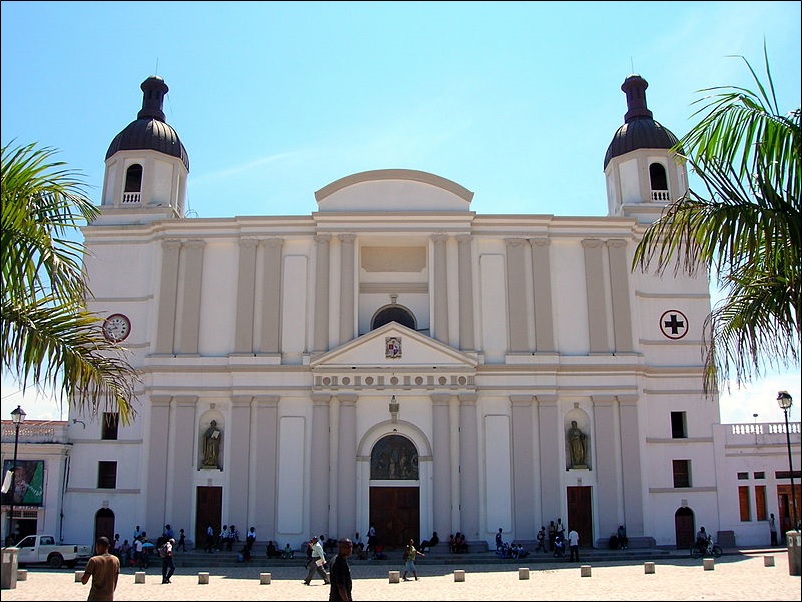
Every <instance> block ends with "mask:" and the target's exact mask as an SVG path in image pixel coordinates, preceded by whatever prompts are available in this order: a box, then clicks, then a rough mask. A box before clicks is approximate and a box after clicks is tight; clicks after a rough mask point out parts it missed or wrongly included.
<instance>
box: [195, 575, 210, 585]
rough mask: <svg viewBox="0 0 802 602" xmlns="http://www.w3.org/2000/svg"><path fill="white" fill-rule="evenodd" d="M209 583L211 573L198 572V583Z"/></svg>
mask: <svg viewBox="0 0 802 602" xmlns="http://www.w3.org/2000/svg"><path fill="white" fill-rule="evenodd" d="M208 583H209V573H198V585H207V584H208Z"/></svg>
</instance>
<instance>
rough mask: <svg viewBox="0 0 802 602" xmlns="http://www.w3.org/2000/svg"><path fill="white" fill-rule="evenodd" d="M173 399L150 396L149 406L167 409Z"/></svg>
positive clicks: (167, 396) (162, 396) (164, 396)
mask: <svg viewBox="0 0 802 602" xmlns="http://www.w3.org/2000/svg"><path fill="white" fill-rule="evenodd" d="M172 399H173V397H172V396H171V395H151V396H150V405H152V406H160V407H167V406H169V405H170V402H171V401H172Z"/></svg>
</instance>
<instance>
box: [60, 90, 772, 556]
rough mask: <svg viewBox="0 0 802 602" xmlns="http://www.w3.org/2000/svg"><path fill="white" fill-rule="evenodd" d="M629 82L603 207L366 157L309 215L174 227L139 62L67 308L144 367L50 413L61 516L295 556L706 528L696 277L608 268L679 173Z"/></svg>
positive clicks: (682, 536) (166, 150)
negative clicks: (108, 393)
mask: <svg viewBox="0 0 802 602" xmlns="http://www.w3.org/2000/svg"><path fill="white" fill-rule="evenodd" d="M647 85H648V84H647V82H646V81H645V80H644V79H643V78H642V77H641V76H639V75H631V76H629V77H627V78H626V80H625V81H624V82H623V85H622V86H621V89H622V91H623V93H624V98H625V103H624V102H623V101H622V108H623V107H624V106H625V107H626V113H625V115H624V119H623V124H622V125H621V126H620V128H618V130H617V131H615V132H611V136H612V138H611V142H610V145H609V147H608V148H607V150H606V154H605V155H604V157H603V167H604V176H605V178H606V191H607V199H606V202H607V207H608V211H607V215H606V216H603V217H581V216H559V215H547V214H531V215H530V214H525V215H522V214H517V215H501V214H497V215H494V214H487V215H480V214H477V213H475V212H473V211H471V201H472V199H473V193H472V192H471V191H470V189H469V188H466V186H470V182H462V183H457V182H454V181H451V180H448V179H447V178H445V177H443V176H441V175H437V174H433V173H426V172H422V171H415V170H409V169H383V170H376V171H366V172H361V173H355V174H347V175H344V176H343V177H342V178H341V179H339V180H336V181H334V182H331V183H330V184H328V185H326V186H325V187H323V188H321V189H320V190H317V191H316V192H314V195H315V200H316V202H317V211H315V212H313V213H312V214H310V215H301V216H298V215H292V216H287V215H252V216H233V215H232V216H231V217H226V218H195V217H189V216H188V215H187V212H186V207H185V201H186V189H187V179H188V177H189V167H190V162H189V156H190V152H189V151H188V150H187V149H186V148H185V147H184V145H183V144H182V142H181V140H180V138H179V135H178V133H177V132H176V131H175V130H174V129H173V128H172V127H171V126H170V125H169V124H167V122H166V120H165V115H164V112H163V110H162V108H163V100H164V96H165V94H166V93H167V91H168V87H167V85H166V83H165V81H163V80H162V79H161V78H159V77H149V78H147V79H146V80H145V81H144V82H143V83H142V84H141V90H142V106H141V109H140V110H139V112H138V113H136V118H135V119H134V120H133V121H131V123H129V124H128V125H127V126H125V127H124V128H123V129H122V130H121V131H120V132H119V133H118V134H117V135H116V136H114V137H113V139H112V140H111V144H110V145H109V148H108V151H107V153H106V158H105V165H106V167H105V178H104V183H103V189H102V198H101V200H100V207H99V210H100V215H99V217H97V219H95V220H94V221H93V222H92V223H90V224H89V225H87V226H86V227H85V228H84V229H83V235H84V237H85V244H86V246H87V249H88V254H87V256H86V260H85V269H86V274H87V276H88V280H89V285H90V289H91V290H92V294H93V296H92V297H91V298H90V299H89V300H88V304H89V309H90V310H91V311H93V312H97V313H98V314H100V315H102V316H104V317H105V322H104V324H103V332H104V336H106V337H107V338H108V339H109V340H112V341H115V342H117V343H118V344H119V345H120V346H121V347H122V348H124V349H125V350H126V353H127V356H126V357H127V359H128V361H129V362H130V363H131V364H132V365H134V366H135V367H136V368H137V369H138V370H139V371H140V373H141V384H140V386H139V389H138V399H137V400H136V401H135V402H134V405H135V407H136V409H137V412H138V414H137V417H136V420H135V421H134V422H133V423H132V424H126V425H124V424H121V423H120V422H119V420H118V416H117V415H116V414H114V413H109V412H107V413H104V414H103V416H102V417H100V418H101V419H98V420H95V421H85V420H84V421H82V420H80V419H81V418H82V417H81V416H79V415H78V414H75V415H74V416H73V415H71V416H70V420H69V421H68V426H67V431H68V439H69V442H70V450H69V462H68V465H67V466H66V467H65V468H64V470H63V472H64V474H63V475H62V480H63V499H62V500H61V501H60V504H61V505H62V508H61V512H62V515H63V516H66V517H69V520H65V521H64V522H63V524H60V526H59V529H60V530H61V532H60V535H61V536H63V538H64V539H65V540H66V541H78V540H80V541H83V540H85V539H87V534H91V533H95V534H97V535H101V534H111V533H125V534H127V533H129V532H131V531H132V530H133V527H134V526H135V525H141V526H142V528H143V530H146V531H147V532H148V533H149V534H152V535H158V534H160V533H161V529H162V527H163V525H165V524H167V523H169V524H171V525H172V526H173V528H174V529H176V531H177V530H178V528H179V527H181V528H184V529H185V530H186V533H187V538H188V539H189V540H194V541H195V542H202V541H203V538H204V533H205V532H206V528H207V527H208V526H212V527H213V528H214V529H215V531H219V530H220V528H221V526H222V525H223V524H232V523H233V524H235V525H236V526H237V527H238V529H239V530H240V532H243V533H244V532H245V530H247V529H248V528H249V527H251V526H253V527H255V529H256V532H257V533H258V536H259V540H261V541H264V542H266V541H267V540H268V539H272V540H273V541H277V542H279V543H280V545H281V547H283V545H284V542H289V543H291V544H292V546H293V547H297V546H299V545H300V544H301V542H303V541H306V540H308V538H309V537H310V536H311V535H318V534H325V535H327V536H329V537H346V536H351V537H352V536H353V535H354V533H355V532H360V533H362V534H363V536H364V535H365V534H366V533H367V531H368V528H369V527H370V526H373V527H375V529H376V532H377V536H378V538H379V541H380V542H381V543H382V544H383V545H386V546H391V547H392V546H399V545H401V544H402V542H406V541H408V540H409V539H410V538H413V539H415V540H416V541H419V540H420V539H423V538H428V536H429V535H430V534H431V533H432V532H433V531H437V532H438V534H439V535H440V538H441V540H442V539H444V538H447V536H448V534H450V533H456V532H461V533H463V534H464V535H465V537H466V539H467V541H468V543H469V545H471V546H475V547H478V548H482V547H491V548H492V547H494V543H493V542H494V537H495V534H496V533H497V532H498V531H499V529H501V531H502V533H503V537H504V539H505V540H509V541H513V540H515V541H521V542H531V541H534V540H535V538H536V534H537V532H538V530H539V529H540V527H541V526H542V525H548V524H549V523H550V521H555V522H557V519H558V518H559V519H561V521H562V523H563V524H566V525H568V526H569V528H575V529H576V530H577V531H578V532H579V534H580V541H581V542H582V545H587V546H599V547H600V546H606V545H607V541H608V539H609V537H610V535H611V534H613V533H615V531H616V529H617V528H618V526H619V525H626V529H627V533H628V536H629V540H630V545H631V546H632V547H635V546H641V547H646V546H655V545H658V546H674V545H676V546H687V545H690V542H691V540H692V538H693V537H694V534H695V531H696V529H697V528H698V527H699V526H700V525H708V528H709V530H712V531H714V532H715V530H716V529H717V528H718V529H724V528H730V527H728V526H727V521H728V520H729V519H727V518H726V517H725V516H723V514H724V513H726V514H728V515H729V514H731V515H732V516H731V519H732V520H733V521H735V520H736V519H737V518H738V506H737V503H738V502H737V499H736V500H735V502H734V503H735V506H734V507H733V508H729V507H727V506H722V504H721V503H720V498H721V497H727V496H729V497H732V496H731V495H730V494H728V493H727V492H726V491H724V492H722V491H720V488H721V479H720V477H719V476H717V467H716V462H715V461H714V457H715V455H716V453H715V450H714V434H713V430H714V427H715V426H717V425H718V422H719V407H718V400H717V397H716V396H705V395H704V394H703V391H702V383H703V372H702V369H703V365H702V353H701V351H700V349H701V346H702V342H703V325H704V321H705V318H706V316H707V315H708V313H709V312H710V309H711V302H710V294H709V282H708V280H707V277H706V275H705V274H704V273H702V275H700V276H699V277H690V276H686V275H682V274H680V275H676V276H675V275H673V274H668V275H664V276H662V277H658V276H656V275H654V274H651V273H644V272H641V271H640V270H639V269H638V270H633V269H632V258H633V253H634V250H635V248H636V246H637V244H638V241H639V240H640V239H641V237H642V235H643V233H644V231H645V229H646V228H647V227H648V226H649V224H650V223H652V222H653V221H655V220H656V219H657V218H658V217H659V216H660V214H661V211H662V210H663V208H664V207H665V205H666V204H667V203H668V202H669V201H671V200H672V199H676V198H678V197H679V196H681V195H682V194H683V192H684V191H685V190H686V189H687V187H688V177H687V171H686V167H685V165H684V164H683V163H682V162H681V161H678V160H677V157H676V156H675V155H674V154H673V153H672V151H671V148H672V147H673V146H674V145H675V144H676V143H677V137H676V136H675V135H674V134H673V133H672V132H671V131H669V130H668V129H667V128H666V127H664V126H663V125H661V124H660V123H659V122H658V121H656V120H655V119H654V118H653V115H652V112H651V111H650V110H649V108H648V106H647V102H646V89H647ZM132 113H133V111H132ZM110 134H111V133H110ZM110 137H111V136H110ZM190 150H191V149H190ZM602 151H603V149H600V153H599V160H600V164H601V163H602ZM587 177H593V175H592V174H589V175H588V176H587ZM534 200H535V199H533V201H534ZM599 201H600V202H603V200H602V199H600V200H599ZM232 205H233V200H232ZM84 418H85V417H84ZM73 419H74V420H73ZM79 423H80V424H79ZM718 426H720V425H718ZM779 449H780V451H782V447H780V448H779ZM780 457H782V456H780ZM719 468H720V467H719ZM732 478H733V480H734V479H735V477H734V476H733V477H732ZM773 479H774V476H773V474H772V475H771V476H770V479H769V480H770V481H771V483H770V484H773ZM739 484H740V483H739ZM734 486H735V485H733V487H734ZM764 489H765V488H764ZM750 491H751V490H750ZM749 495H753V496H754V495H755V494H754V493H750V494H749ZM763 495H764V497H765V492H764V493H763ZM753 505H754V503H753ZM775 506H776V505H775V504H774V502H773V501H769V503H768V507H769V509H772V510H773V509H775ZM765 508H766V503H765V502H764V510H765ZM733 528H734V527H733ZM766 536H768V532H766Z"/></svg>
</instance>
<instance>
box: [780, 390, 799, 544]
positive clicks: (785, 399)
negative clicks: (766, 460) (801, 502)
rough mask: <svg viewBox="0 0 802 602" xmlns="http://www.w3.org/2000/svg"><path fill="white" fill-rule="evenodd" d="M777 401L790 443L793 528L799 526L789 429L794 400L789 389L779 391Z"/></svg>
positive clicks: (787, 441) (789, 459)
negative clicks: (782, 413) (789, 415)
mask: <svg viewBox="0 0 802 602" xmlns="http://www.w3.org/2000/svg"><path fill="white" fill-rule="evenodd" d="M777 403H778V404H780V407H781V408H782V410H783V412H784V413H785V442H786V444H787V445H788V472H789V476H790V478H791V529H796V528H797V518H796V517H797V513H796V491H795V490H794V461H793V456H791V433H790V432H789V429H788V410H790V409H791V406H792V405H793V404H794V400H793V399H792V398H791V396H790V395H789V394H788V391H778V392H777Z"/></svg>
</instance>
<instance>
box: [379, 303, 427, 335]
mask: <svg viewBox="0 0 802 602" xmlns="http://www.w3.org/2000/svg"><path fill="white" fill-rule="evenodd" d="M390 322H398V323H399V324H401V325H402V326H406V327H407V328H411V329H412V330H417V325H416V322H415V316H414V315H412V312H411V311H409V310H408V309H407V308H406V307H404V306H403V305H395V304H394V305H386V306H385V307H382V308H381V309H380V310H379V311H377V312H376V315H375V316H373V322H372V323H371V327H370V329H371V330H376V329H377V328H379V327H380V326H384V325H385V324H389V323H390Z"/></svg>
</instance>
